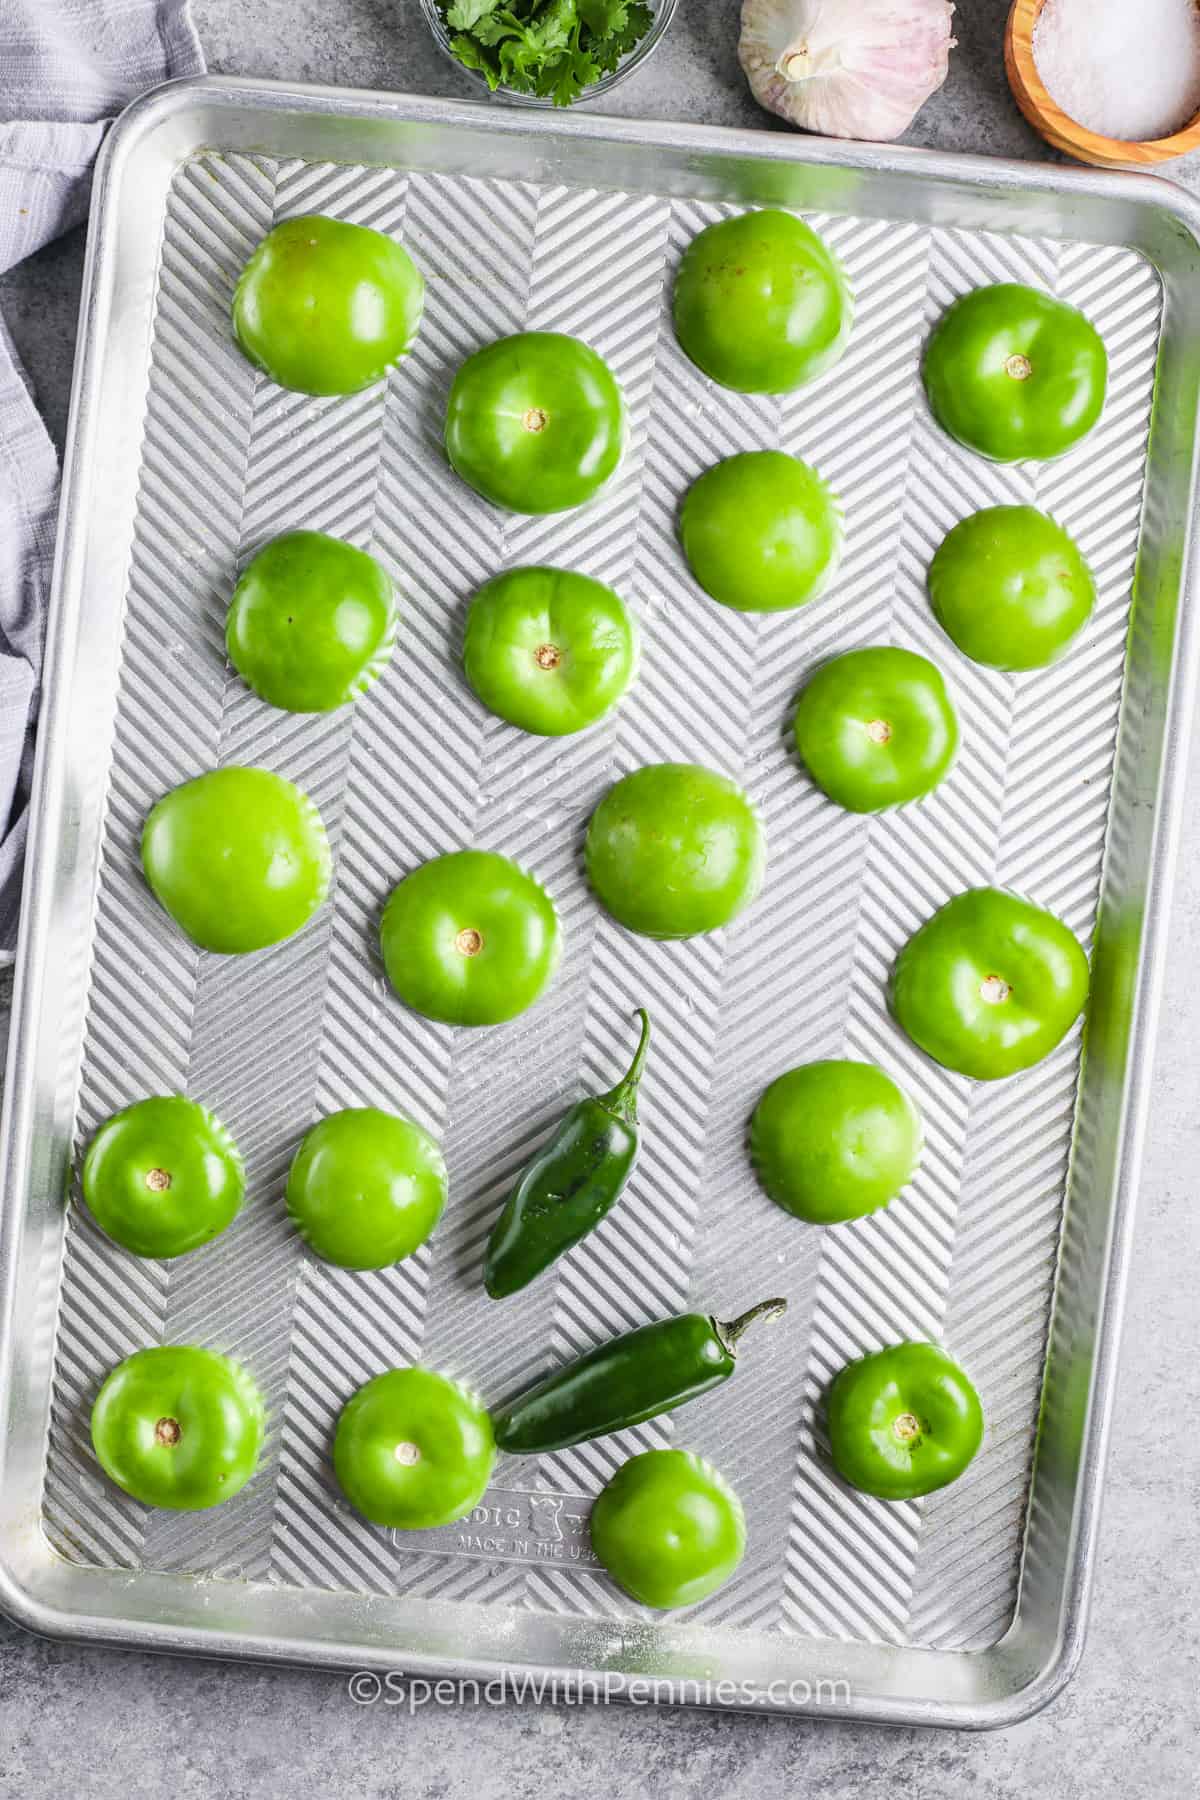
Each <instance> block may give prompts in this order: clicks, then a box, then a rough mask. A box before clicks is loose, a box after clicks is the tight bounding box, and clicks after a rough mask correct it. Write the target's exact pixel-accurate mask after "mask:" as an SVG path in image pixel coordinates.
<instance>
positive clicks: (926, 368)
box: [922, 281, 1108, 462]
mask: <svg viewBox="0 0 1200 1800" xmlns="http://www.w3.org/2000/svg"><path fill="white" fill-rule="evenodd" d="M922 375H923V378H924V382H925V392H926V394H927V396H928V398H929V404H930V407H931V408H932V411H933V415H934V417H935V419H936V420H937V421H938V424H939V425H940V426H941V427H942V429H943V431H946V432H948V433H949V434H950V436H951V437H952V438H957V440H958V442H959V443H960V444H965V445H966V446H967V448H968V449H969V450H976V451H978V453H979V454H980V456H986V457H988V458H990V459H991V461H993V462H1022V461H1024V460H1026V459H1027V458H1032V459H1034V460H1037V461H1043V462H1044V461H1048V460H1049V459H1051V458H1052V457H1055V456H1061V455H1063V453H1064V452H1065V451H1067V450H1069V449H1070V448H1071V447H1072V445H1073V444H1077V443H1078V442H1079V440H1080V439H1081V438H1083V437H1086V435H1087V433H1088V432H1089V431H1090V430H1091V429H1092V426H1093V425H1094V424H1095V423H1096V421H1097V419H1098V418H1099V417H1100V413H1101V411H1102V409H1103V406H1104V395H1105V390H1106V387H1107V382H1108V355H1107V352H1106V351H1105V348H1104V344H1103V341H1102V339H1101V337H1100V335H1099V333H1098V332H1097V331H1096V329H1095V327H1094V326H1093V325H1092V324H1090V323H1089V321H1088V320H1087V319H1085V318H1084V316H1083V314H1082V313H1081V312H1080V311H1079V310H1078V309H1077V308H1076V307H1074V306H1068V305H1067V304H1066V302H1065V301H1062V300H1053V299H1051V297H1050V295H1049V294H1043V293H1041V292H1040V291H1039V290H1038V289H1036V288H1029V287H1022V286H1020V285H1019V284H1018V283H1016V282H1011V281H1004V282H998V283H997V284H996V285H995V286H994V287H981V288H974V289H973V290H972V291H971V292H970V293H969V294H964V295H963V296H962V298H961V299H960V300H956V301H955V302H954V304H953V305H952V306H950V307H948V308H947V310H946V311H945V312H944V313H943V314H942V317H941V319H940V320H939V322H938V324H937V325H936V326H935V327H934V331H933V335H932V337H931V338H930V340H929V343H928V344H927V346H926V349H925V360H924V364H923V367H922Z"/></svg>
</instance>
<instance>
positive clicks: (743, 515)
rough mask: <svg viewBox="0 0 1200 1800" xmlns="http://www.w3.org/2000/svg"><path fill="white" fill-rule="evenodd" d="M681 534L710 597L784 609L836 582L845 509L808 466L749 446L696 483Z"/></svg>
mask: <svg viewBox="0 0 1200 1800" xmlns="http://www.w3.org/2000/svg"><path fill="white" fill-rule="evenodd" d="M679 531H680V538H681V540H682V543H683V553H684V555H685V556H686V557H687V560H688V566H689V567H690V569H691V571H692V574H693V575H694V576H695V578H696V580H697V581H698V582H699V583H700V586H701V587H702V588H703V589H704V591H705V593H706V594H709V595H710V596H711V597H712V599H714V600H719V601H720V603H721V605H722V606H730V607H732V608H733V609H734V610H735V611H736V612H781V611H783V610H785V609H787V608H789V607H793V606H803V605H804V604H805V602H806V601H809V600H815V599H816V597H817V596H818V594H821V593H823V592H824V590H825V589H826V588H827V587H828V585H829V583H830V581H831V580H832V579H833V575H834V571H835V570H836V568H837V562H838V557H839V555H840V554H841V547H842V509H841V505H840V503H839V501H838V500H837V499H836V498H835V497H834V495H833V494H831V493H830V491H829V489H828V488H827V487H826V485H825V483H824V482H823V481H822V480H821V477H820V476H819V475H818V474H817V472H816V470H815V469H810V468H809V466H808V464H807V463H802V462H800V461H799V460H798V458H796V457H794V456H788V455H787V454H786V453H785V452H784V451H782V450H746V451H743V452H741V453H740V454H739V455H737V456H727V457H726V458H725V461H724V462H719V463H717V464H715V466H714V467H713V468H711V469H708V470H706V472H705V473H704V474H703V475H701V476H700V477H699V479H698V480H696V481H694V482H693V483H692V485H691V487H690V488H689V489H688V491H687V495H686V497H685V499H684V502H683V510H682V512H681V514H680V521H679Z"/></svg>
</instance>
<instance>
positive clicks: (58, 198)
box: [0, 0, 204, 957]
mask: <svg viewBox="0 0 1200 1800" xmlns="http://www.w3.org/2000/svg"><path fill="white" fill-rule="evenodd" d="M203 68H204V58H203V56H202V54H201V51H200V44H199V41H198V39H197V37H196V33H195V30H194V28H193V26H192V22H191V19H190V17H189V13H188V0H0V274H3V273H4V272H5V271H6V270H8V269H11V268H12V267H13V266H14V264H16V263H19V262H20V261H21V260H22V258H23V257H26V256H29V255H30V254H31V253H32V252H33V251H34V250H37V249H39V248H40V247H41V246H42V245H43V244H47V243H49V242H50V240H51V238H54V237H57V236H58V234H59V233H60V232H62V231H66V230H67V228H68V227H69V226H71V225H77V224H78V223H79V221H80V220H81V219H83V218H84V217H85V216H86V213H87V204H88V193H89V188H90V183H91V172H92V163H93V161H94V159H95V156H96V152H97V150H98V149H99V148H100V143H101V140H102V139H103V136H104V132H105V130H106V128H107V126H108V124H109V123H110V121H111V120H112V119H113V118H114V117H115V116H116V114H117V113H119V112H120V111H121V108H122V107H123V106H125V105H126V104H127V102H128V101H130V100H132V99H133V98H134V97H135V96H136V95H138V94H140V93H142V92H143V91H144V90H145V89H146V88H151V87H154V86H155V85H156V84H157V83H158V82H160V81H166V80H167V79H168V78H169V77H171V76H174V75H197V74H200V73H201V72H202V71H203ZM57 509H58V464H57V460H56V458H55V454H54V448H53V446H52V444H51V442H50V439H49V436H48V435H47V432H46V428H45V426H44V425H43V424H42V421H41V419H40V418H39V417H38V413H37V407H36V405H35V403H34V398H33V395H32V392H31V390H30V387H29V384H28V382H27V381H26V379H25V375H24V371H23V370H22V368H21V366H20V363H19V362H18V360H17V354H16V351H15V349H14V348H13V343H12V339H11V337H10V336H9V333H8V330H7V328H6V327H5V326H4V323H3V320H2V319H0V957H7V956H10V955H11V954H12V950H13V947H14V945H15V943H16V936H17V917H18V911H19V907H20V898H21V873H22V866H23V861H24V854H25V833H26V827H27V811H28V806H29V783H30V773H31V770H32V763H33V731H34V725H35V723H36V719H37V705H38V690H39V682H40V679H41V668H42V646H43V641H44V636H45V625H46V602H47V596H48V594H49V589H50V568H51V563H52V560H53V555H54V529H55V516H56V513H57Z"/></svg>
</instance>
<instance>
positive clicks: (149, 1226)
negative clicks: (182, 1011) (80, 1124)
mask: <svg viewBox="0 0 1200 1800" xmlns="http://www.w3.org/2000/svg"><path fill="white" fill-rule="evenodd" d="M81 1186H82V1190H83V1197H84V1199H85V1201H86V1202H87V1205H88V1208H89V1210H90V1212H91V1214H92V1216H93V1218H94V1219H95V1220H96V1223H97V1224H98V1225H99V1226H100V1227H101V1229H102V1230H103V1231H105V1232H107V1233H108V1235H109V1237H110V1238H112V1239H113V1240H114V1241H115V1242H116V1243H118V1244H121V1245H123V1246H124V1248H125V1249H126V1250H132V1251H133V1253H134V1255H135V1256H150V1257H162V1258H165V1257H172V1256H183V1255H184V1254H185V1253H186V1252H187V1251H189V1250H196V1249H198V1248H199V1247H200V1245H201V1244H207V1243H208V1242H209V1241H210V1239H212V1238H214V1237H216V1236H217V1235H218V1233H220V1232H222V1231H224V1230H225V1228H226V1226H227V1225H230V1224H231V1223H232V1222H233V1220H234V1219H235V1218H236V1217H237V1215H238V1213H239V1212H240V1211H241V1206H242V1200H243V1198H244V1196H245V1192H246V1171H245V1168H244V1166H243V1163H242V1159H241V1156H240V1155H239V1153H238V1147H237V1145H236V1144H235V1143H234V1141H233V1138H232V1137H231V1136H230V1134H229V1132H228V1131H226V1129H225V1127H224V1126H223V1125H222V1124H221V1122H220V1120H219V1119H215V1118H214V1117H213V1115H212V1114H211V1113H210V1112H208V1111H207V1109H206V1108H205V1107H203V1106H200V1105H198V1104H197V1102H196V1101H194V1100H188V1099H186V1098H185V1097H184V1096H183V1095H182V1094H162V1095H154V1096H152V1097H151V1098H150V1099H148V1100H138V1101H135V1103H134V1104H133V1105H132V1106H126V1107H124V1108H123V1109H122V1110H121V1111H120V1112H117V1113H114V1114H113V1115H112V1117H111V1118H110V1119H106V1120H105V1122H104V1124H103V1125H101V1127H100V1129H99V1131H97V1133H96V1135H95V1137H94V1138H93V1139H92V1141H91V1143H90V1144H89V1146H88V1152H87V1155H86V1156H85V1157H84V1159H83V1171H82V1176H81Z"/></svg>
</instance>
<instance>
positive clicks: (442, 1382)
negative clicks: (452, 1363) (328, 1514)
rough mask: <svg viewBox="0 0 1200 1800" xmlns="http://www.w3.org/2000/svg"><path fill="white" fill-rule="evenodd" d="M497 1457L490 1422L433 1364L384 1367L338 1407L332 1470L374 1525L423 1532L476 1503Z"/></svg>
mask: <svg viewBox="0 0 1200 1800" xmlns="http://www.w3.org/2000/svg"><path fill="white" fill-rule="evenodd" d="M495 1460H496V1446H495V1443H494V1441H493V1438H492V1426H491V1421H490V1419H489V1418H488V1415H487V1413H486V1412H485V1411H484V1409H483V1407H482V1406H481V1405H480V1404H479V1402H478V1400H476V1399H475V1397H474V1396H473V1395H472V1394H469V1393H468V1392H467V1391H466V1389H465V1388H462V1387H460V1386H459V1385H458V1383H457V1382H454V1381H451V1380H449V1378H448V1377H447V1376H445V1375H439V1374H436V1373H435V1372H434V1371H433V1370H432V1369H416V1368H412V1369H388V1370H387V1371H386V1372H385V1373H384V1374H382V1375H376V1376H375V1377H374V1379H373V1380H371V1381H368V1382H366V1383H365V1384H364V1385H363V1386H362V1387H360V1388H359V1389H358V1391H357V1393H355V1394H353V1395H351V1397H350V1399H349V1400H348V1401H347V1402H346V1404H345V1406H344V1407H343V1408H342V1411H341V1414H340V1416H339V1418H338V1422H337V1429H336V1431H335V1432H334V1438H333V1470H334V1474H335V1475H336V1476H337V1479H338V1485H339V1486H340V1487H341V1490H342V1492H343V1493H344V1494H345V1496H346V1498H347V1500H349V1502H350V1504H351V1506H353V1507H354V1508H355V1509H356V1511H358V1512H360V1513H361V1514H362V1516H363V1518H364V1519H369V1520H370V1521H371V1523H372V1524H373V1525H387V1526H390V1527H391V1528H392V1529H393V1530H398V1531H428V1530H430V1529H431V1528H432V1527H434V1526H436V1525H449V1524H451V1523H452V1522H453V1521H454V1520H455V1519H461V1518H463V1516H464V1515H465V1514H466V1513H469V1512H470V1510H471V1508H472V1507H473V1506H476V1505H478V1503H479V1501H480V1499H481V1498H482V1496H483V1492H484V1489H485V1488H486V1487H487V1484H488V1481H489V1479H490V1477H491V1473H492V1465H493V1463H494V1462H495Z"/></svg>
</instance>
